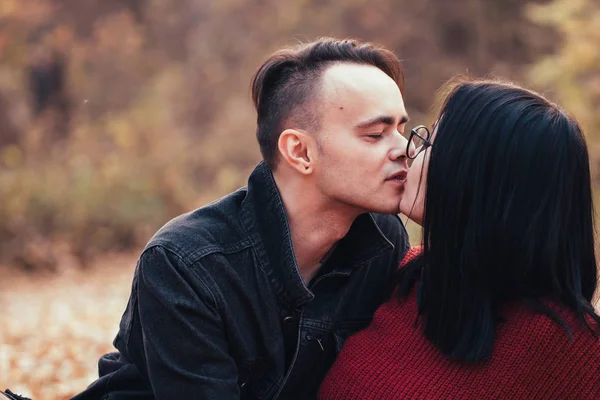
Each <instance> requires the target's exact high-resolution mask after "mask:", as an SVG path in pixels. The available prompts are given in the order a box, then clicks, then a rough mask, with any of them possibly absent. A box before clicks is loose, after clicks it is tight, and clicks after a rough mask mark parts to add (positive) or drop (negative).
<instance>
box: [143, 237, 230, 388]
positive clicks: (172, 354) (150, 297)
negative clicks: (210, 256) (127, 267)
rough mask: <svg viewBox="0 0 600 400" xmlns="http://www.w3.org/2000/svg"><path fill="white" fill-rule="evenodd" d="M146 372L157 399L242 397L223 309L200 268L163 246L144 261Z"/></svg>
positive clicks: (146, 254) (148, 254)
mask: <svg viewBox="0 0 600 400" xmlns="http://www.w3.org/2000/svg"><path fill="white" fill-rule="evenodd" d="M137 296H138V312H139V329H141V337H142V338H143V339H142V343H143V345H142V346H141V347H142V349H143V350H142V351H143V356H142V357H140V358H139V359H138V360H143V361H142V363H143V364H145V365H137V367H138V369H141V370H144V372H145V375H146V376H147V378H148V380H149V381H150V385H151V387H152V391H153V393H154V396H155V398H156V399H157V400H167V399H236V398H239V396H240V395H239V389H238V385H237V368H236V364H235V362H234V360H233V358H232V357H231V356H230V354H229V351H228V344H227V340H226V335H225V332H224V327H223V323H222V320H221V317H220V315H219V306H218V303H217V300H216V298H215V297H214V296H213V294H212V293H211V291H210V289H209V287H208V286H207V285H206V283H205V282H204V281H203V279H202V276H200V274H199V273H198V270H195V269H192V268H190V267H189V266H188V265H186V264H185V263H184V261H183V260H182V259H181V258H180V257H179V256H178V255H176V254H175V253H173V252H170V251H169V250H166V249H164V248H162V247H160V246H155V247H151V248H149V249H147V250H146V251H145V252H144V253H143V255H142V257H141V258H140V263H139V279H138V287H137Z"/></svg>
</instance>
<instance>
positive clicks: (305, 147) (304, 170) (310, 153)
mask: <svg viewBox="0 0 600 400" xmlns="http://www.w3.org/2000/svg"><path fill="white" fill-rule="evenodd" d="M277 146H278V148H279V154H280V156H281V159H282V161H283V162H286V163H287V164H288V165H289V166H290V167H292V168H294V169H295V170H296V171H298V172H300V173H301V174H303V175H309V174H311V173H312V172H313V167H314V163H315V161H316V148H317V146H316V142H315V139H314V138H313V137H312V136H311V135H309V134H308V133H306V132H304V131H301V130H297V129H286V130H284V131H283V132H281V135H280V136H279V141H278V142H277Z"/></svg>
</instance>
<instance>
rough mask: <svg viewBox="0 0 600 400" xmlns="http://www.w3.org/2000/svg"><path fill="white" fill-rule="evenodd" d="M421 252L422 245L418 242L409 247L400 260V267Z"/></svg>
mask: <svg viewBox="0 0 600 400" xmlns="http://www.w3.org/2000/svg"><path fill="white" fill-rule="evenodd" d="M422 252H423V245H422V244H420V245H418V246H413V247H411V248H410V249H409V250H408V251H407V252H406V254H405V255H404V258H403V259H402V261H401V262H400V268H402V267H404V266H405V265H406V264H408V263H409V262H411V261H412V260H414V259H415V258H416V257H417V256H418V255H419V254H421V253H422Z"/></svg>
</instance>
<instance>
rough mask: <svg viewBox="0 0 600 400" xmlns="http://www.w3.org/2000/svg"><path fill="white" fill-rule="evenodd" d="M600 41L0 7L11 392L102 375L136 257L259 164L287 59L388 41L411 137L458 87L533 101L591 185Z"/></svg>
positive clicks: (104, 8)
mask: <svg viewBox="0 0 600 400" xmlns="http://www.w3.org/2000/svg"><path fill="white" fill-rule="evenodd" d="M598 27H600V2H598V1H597V0H547V1H529V2H528V1H522V0H494V1H491V0H488V1H486V0H451V1H450V0H421V1H408V0H368V1H367V0H344V1H342V0H321V1H316V0H297V1H293V0H277V1H276V0H260V1H259V0H246V1H243V0H219V1H215V0H213V1H210V0H169V1H167V0H102V1H95V2H92V1H81V0H52V1H50V0H0V199H1V201H0V282H1V285H2V286H1V289H0V309H1V310H2V319H1V321H0V389H5V388H6V387H9V388H11V389H12V390H13V391H16V392H21V393H23V394H25V395H28V396H30V397H33V398H34V400H38V399H44V400H46V399H67V398H69V397H70V396H72V395H73V394H75V393H76V392H78V391H80V390H82V389H83V388H84V387H85V386H87V385H88V384H89V383H90V382H91V381H92V380H93V379H94V378H95V377H96V376H97V369H96V362H97V359H98V357H99V356H100V355H101V354H102V353H105V352H108V351H111V349H112V346H111V342H112V339H113V337H114V335H115V333H116V330H117V327H118V321H119V319H120V317H121V314H122V312H123V311H124V308H125V305H126V300H127V297H128V294H129V289H130V287H129V285H130V282H131V278H132V273H133V268H134V266H135V260H136V257H137V254H138V253H139V251H140V250H141V247H142V246H143V244H144V243H145V242H146V241H147V240H148V239H149V238H150V236H151V235H152V234H153V232H154V231H155V230H156V229H157V228H158V227H160V226H161V225H162V224H163V223H165V222H166V221H167V220H168V219H170V218H172V217H173V216H175V215H177V214H180V213H182V212H185V211H187V210H190V209H192V208H195V207H198V206H200V205H202V204H205V203H206V202H208V201H210V200H212V199H214V198H216V197H218V196H221V195H223V194H225V193H227V192H229V191H231V190H233V189H236V188H237V187H239V186H242V185H244V184H245V180H246V177H247V174H248V173H249V171H250V170H251V169H252V168H253V167H254V165H255V163H256V162H257V161H258V160H259V152H258V147H257V145H256V144H255V139H254V128H255V118H254V111H253V109H252V104H251V102H250V98H249V82H250V78H251V75H252V73H253V72H254V70H255V69H256V67H257V66H258V65H259V64H260V63H261V61H262V60H263V59H264V58H265V57H266V56H268V55H269V54H270V53H271V52H272V51H274V50H275V49H277V48H278V47H280V46H284V45H290V44H295V43H298V42H301V41H308V40H312V39H315V38H317V37H319V36H336V37H348V36H352V37H358V38H362V39H365V40H369V41H375V42H379V43H382V44H384V45H386V46H387V47H389V48H391V49H392V50H394V51H395V52H396V53H397V54H398V55H399V57H400V58H401V59H403V63H404V67H405V69H406V78H407V89H406V99H405V100H406V103H407V106H408V109H409V112H410V114H411V117H412V120H413V121H414V122H415V123H416V124H419V123H430V122H432V115H431V110H430V104H431V103H432V101H433V99H434V96H435V91H436V89H437V88H438V87H439V86H440V85H441V84H442V83H443V82H444V81H446V80H447V79H448V78H450V77H451V76H452V75H455V74H457V73H470V74H472V75H486V74H490V73H491V74H494V75H498V76H505V77H508V78H511V79H514V80H516V81H518V82H520V83H522V84H524V85H526V86H528V87H532V88H534V89H537V90H540V91H542V92H543V93H545V94H546V95H548V96H549V97H550V98H551V99H553V100H555V101H557V102H559V103H560V104H562V105H563V106H564V107H565V108H566V109H567V110H568V111H570V112H571V113H572V114H573V115H575V116H576V117H577V118H578V119H579V121H580V122H581V124H582V125H583V127H584V129H585V132H586V134H587V137H588V139H589V144H590V151H591V152H592V160H593V161H592V163H593V165H592V168H593V170H594V180H595V184H596V186H599V185H600V168H599V166H600V132H599V131H600V29H598ZM415 231H416V230H415V229H414V227H413V228H412V232H415Z"/></svg>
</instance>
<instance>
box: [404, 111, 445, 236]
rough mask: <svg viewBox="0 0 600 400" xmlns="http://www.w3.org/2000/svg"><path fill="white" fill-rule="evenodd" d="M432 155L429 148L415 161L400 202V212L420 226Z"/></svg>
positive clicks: (410, 169)
mask: <svg viewBox="0 0 600 400" xmlns="http://www.w3.org/2000/svg"><path fill="white" fill-rule="evenodd" d="M437 125H438V124H437V122H436V123H435V124H433V128H432V129H433V131H432V133H431V138H430V139H429V140H430V142H431V143H433V141H434V139H435V134H436V133H437ZM419 150H420V149H415V152H419ZM430 154H431V148H427V149H425V150H424V151H421V152H420V153H419V155H418V156H417V158H415V159H414V160H413V163H412V165H411V166H410V168H409V170H408V175H407V177H406V186H405V192H404V196H402V200H400V212H402V214H404V215H406V216H407V217H409V218H410V219H411V220H413V221H414V222H416V223H417V224H419V225H422V224H423V215H424V211H425V189H426V188H427V167H428V165H429V155H430Z"/></svg>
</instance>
